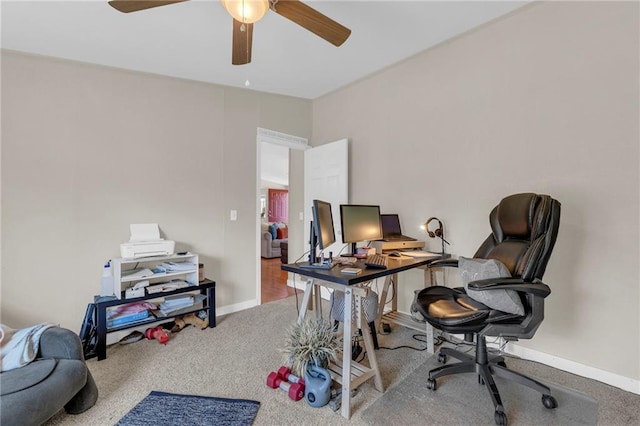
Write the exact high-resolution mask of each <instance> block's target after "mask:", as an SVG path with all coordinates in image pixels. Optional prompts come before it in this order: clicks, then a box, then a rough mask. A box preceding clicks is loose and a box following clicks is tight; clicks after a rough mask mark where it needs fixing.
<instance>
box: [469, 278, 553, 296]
mask: <svg viewBox="0 0 640 426" xmlns="http://www.w3.org/2000/svg"><path fill="white" fill-rule="evenodd" d="M468 287H469V289H471V290H477V291H484V290H502V289H504V290H515V291H520V292H523V293H530V294H533V295H534V296H540V297H543V298H544V297H547V296H548V295H550V294H551V289H550V288H549V286H548V285H546V284H545V283H543V282H542V281H538V282H525V281H524V280H523V279H521V278H489V279H486V280H477V281H471V282H470V283H469V285H468Z"/></svg>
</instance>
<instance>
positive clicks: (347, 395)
mask: <svg viewBox="0 0 640 426" xmlns="http://www.w3.org/2000/svg"><path fill="white" fill-rule="evenodd" d="M352 301H353V292H352V291H351V289H349V288H347V289H346V290H345V292H344V323H343V327H344V331H343V335H342V341H343V342H342V417H344V418H345V419H349V417H351V333H352V330H351V315H352V311H351V309H352V308H351V303H352Z"/></svg>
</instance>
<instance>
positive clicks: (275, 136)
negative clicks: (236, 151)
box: [255, 127, 311, 305]
mask: <svg viewBox="0 0 640 426" xmlns="http://www.w3.org/2000/svg"><path fill="white" fill-rule="evenodd" d="M263 142H266V143H272V144H276V145H281V146H286V147H288V148H289V149H290V150H291V149H295V150H303V151H304V150H306V149H308V148H311V147H310V146H309V140H308V139H306V138H303V137H300V136H294V135H288V134H286V133H281V132H277V131H275V130H269V129H264V128H262V127H258V128H257V135H256V170H257V173H256V213H255V218H256V222H255V224H256V229H255V235H256V236H257V238H256V278H257V279H256V304H257V305H260V304H261V303H262V268H261V264H260V259H261V253H260V247H261V244H262V242H261V239H262V235H261V220H260V190H261V188H260V186H261V177H262V163H261V160H262V143H263ZM289 171H291V156H289ZM290 186H291V185H289V187H290ZM289 195H291V189H290V188H289ZM291 218H292V216H291V203H289V220H291Z"/></svg>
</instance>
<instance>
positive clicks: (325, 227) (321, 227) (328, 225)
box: [313, 200, 336, 250]
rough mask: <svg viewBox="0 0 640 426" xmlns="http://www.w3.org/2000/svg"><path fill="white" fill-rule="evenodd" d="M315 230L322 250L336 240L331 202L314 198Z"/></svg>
mask: <svg viewBox="0 0 640 426" xmlns="http://www.w3.org/2000/svg"><path fill="white" fill-rule="evenodd" d="M313 232H314V234H315V237H316V238H317V242H318V247H320V250H324V249H325V248H327V247H329V246H330V245H331V244H333V243H335V242H336V233H335V230H334V229H333V216H332V214H331V203H328V202H326V201H321V200H313Z"/></svg>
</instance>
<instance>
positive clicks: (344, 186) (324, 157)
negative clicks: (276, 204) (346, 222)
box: [304, 139, 349, 256]
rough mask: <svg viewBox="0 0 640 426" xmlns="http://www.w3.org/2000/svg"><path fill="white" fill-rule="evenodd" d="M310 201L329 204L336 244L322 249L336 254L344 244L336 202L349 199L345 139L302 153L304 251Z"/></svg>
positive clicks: (343, 201)
mask: <svg viewBox="0 0 640 426" xmlns="http://www.w3.org/2000/svg"><path fill="white" fill-rule="evenodd" d="M313 200H322V201H327V202H329V203H331V213H332V215H333V227H334V229H335V233H336V243H335V244H332V245H331V246H329V247H328V248H325V254H327V255H328V252H329V251H332V252H333V255H334V256H337V255H338V253H339V252H340V250H341V249H342V247H343V246H344V244H343V243H342V228H341V227H340V204H347V203H348V202H349V144H348V140H347V139H340V140H339V141H336V142H331V143H327V144H324V145H320V146H318V147H315V148H311V149H307V150H306V151H305V152H304V222H305V226H304V232H305V233H304V236H305V239H304V241H305V247H304V251H307V250H308V249H309V226H310V225H309V224H310V222H311V220H312V219H311V218H312V215H311V206H312V204H313Z"/></svg>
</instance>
